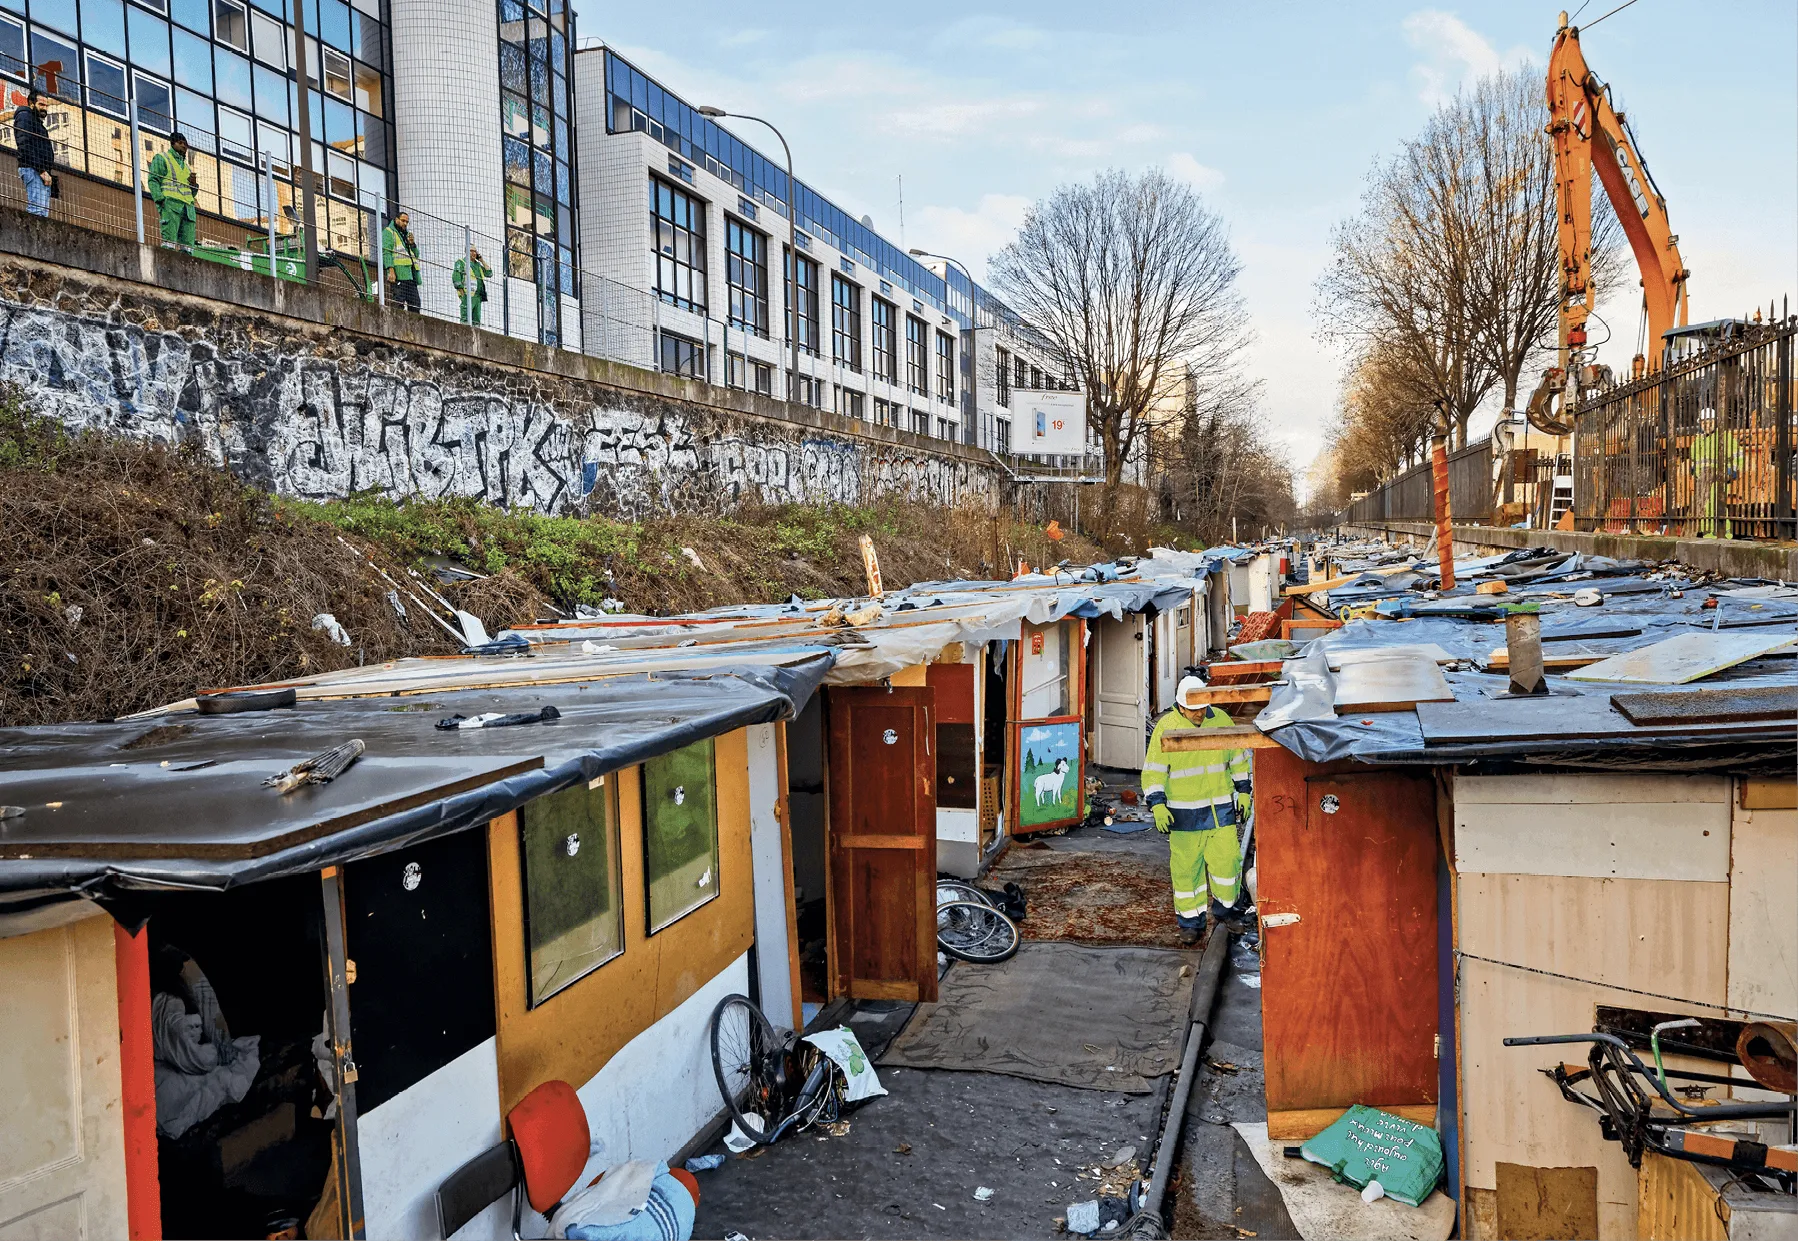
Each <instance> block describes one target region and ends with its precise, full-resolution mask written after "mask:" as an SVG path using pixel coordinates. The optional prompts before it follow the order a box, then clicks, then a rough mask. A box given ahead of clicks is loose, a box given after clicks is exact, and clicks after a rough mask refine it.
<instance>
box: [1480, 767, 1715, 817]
mask: <svg viewBox="0 0 1798 1241" xmlns="http://www.w3.org/2000/svg"><path fill="white" fill-rule="evenodd" d="M1728 801H1729V777H1727V776H1684V775H1672V774H1667V773H1663V772H1649V771H1643V772H1631V773H1629V774H1628V775H1615V776H1612V775H1585V774H1580V773H1574V772H1567V773H1559V772H1556V773H1550V774H1534V773H1529V772H1517V773H1515V774H1512V775H1505V776H1466V775H1463V776H1456V777H1455V806H1456V809H1457V810H1458V809H1459V808H1460V806H1461V805H1462V803H1464V802H1486V803H1490V804H1492V805H1499V806H1504V805H1515V804H1517V803H1520V802H1528V803H1532V804H1536V803H1545V804H1552V803H1565V804H1568V805H1588V804H1593V803H1605V802H1648V803H1651V804H1654V803H1661V802H1698V803H1713V802H1714V803H1719V804H1726V803H1728Z"/></svg>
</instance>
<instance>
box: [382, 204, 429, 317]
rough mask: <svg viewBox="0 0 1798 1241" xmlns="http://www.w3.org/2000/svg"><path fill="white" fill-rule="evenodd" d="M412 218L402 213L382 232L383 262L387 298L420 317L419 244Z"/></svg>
mask: <svg viewBox="0 0 1798 1241" xmlns="http://www.w3.org/2000/svg"><path fill="white" fill-rule="evenodd" d="M411 225H412V216H411V214H410V213H408V212H405V211H402V212H400V213H399V214H398V215H396V216H394V217H393V223H391V224H389V225H388V226H387V227H386V228H384V229H382V230H381V261H382V263H383V264H385V265H386V268H387V295H388V296H389V297H391V298H392V299H393V300H394V301H396V302H398V303H399V304H400V306H401V307H402V308H403V309H406V310H410V311H411V312H412V313H414V314H417V313H418V312H419V311H420V309H421V307H420V306H419V303H418V242H416V241H414V240H413V239H412V227H411Z"/></svg>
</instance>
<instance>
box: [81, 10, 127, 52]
mask: <svg viewBox="0 0 1798 1241" xmlns="http://www.w3.org/2000/svg"><path fill="white" fill-rule="evenodd" d="M81 41H82V42H83V43H85V44H87V45H88V46H89V47H91V48H97V49H99V50H100V51H102V52H110V53H111V54H112V55H114V56H123V55H124V54H125V5H124V3H123V0H81Z"/></svg>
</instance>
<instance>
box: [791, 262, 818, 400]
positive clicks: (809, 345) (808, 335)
mask: <svg viewBox="0 0 1798 1241" xmlns="http://www.w3.org/2000/svg"><path fill="white" fill-rule="evenodd" d="M787 258H788V260H789V261H788V263H787V297H788V298H789V299H792V301H791V304H792V306H793V307H794V309H795V310H797V311H798V312H799V347H800V348H801V349H803V350H805V352H807V353H809V354H811V355H812V356H813V357H814V358H816V357H819V356H821V355H820V353H819V349H818V261H817V260H816V259H808V258H806V257H805V255H803V254H802V255H800V256H799V293H798V296H797V297H794V294H793V264H792V262H791V259H792V253H791V251H789V252H788V254H787ZM806 404H808V405H815V404H817V402H816V401H807V402H806Z"/></svg>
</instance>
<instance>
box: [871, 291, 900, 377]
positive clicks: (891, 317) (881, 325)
mask: <svg viewBox="0 0 1798 1241" xmlns="http://www.w3.org/2000/svg"><path fill="white" fill-rule="evenodd" d="M871 311H872V318H873V320H874V374H875V375H876V376H877V377H878V378H881V379H884V380H886V381H887V382H888V383H890V384H896V383H898V382H899V329H898V327H897V324H898V322H899V318H898V316H899V308H898V307H897V306H895V305H893V303H891V302H884V301H882V300H881V299H880V298H878V297H876V298H874V299H873V305H872V307H871Z"/></svg>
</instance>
